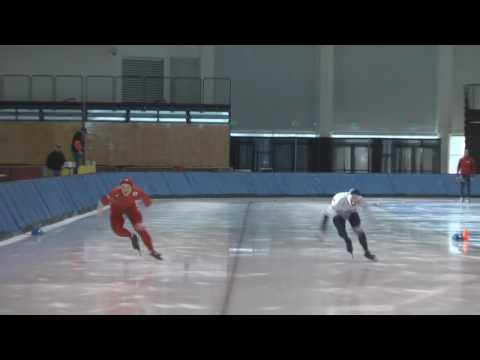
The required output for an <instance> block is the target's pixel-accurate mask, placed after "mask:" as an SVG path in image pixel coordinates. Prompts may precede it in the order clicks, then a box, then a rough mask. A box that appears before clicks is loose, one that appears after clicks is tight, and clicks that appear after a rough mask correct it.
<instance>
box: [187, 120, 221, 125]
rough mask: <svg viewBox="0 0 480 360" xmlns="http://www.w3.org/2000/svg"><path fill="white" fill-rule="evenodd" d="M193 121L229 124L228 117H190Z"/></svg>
mask: <svg viewBox="0 0 480 360" xmlns="http://www.w3.org/2000/svg"><path fill="white" fill-rule="evenodd" d="M190 121H191V122H192V123H202V122H203V123H221V124H227V123H228V119H190Z"/></svg>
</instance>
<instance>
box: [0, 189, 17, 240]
mask: <svg viewBox="0 0 480 360" xmlns="http://www.w3.org/2000/svg"><path fill="white" fill-rule="evenodd" d="M5 191H6V187H4V186H0V204H1V206H0V235H3V234H4V235H7V234H12V233H15V232H17V231H19V230H20V227H19V226H18V224H17V223H16V222H15V219H14V218H13V215H12V212H11V210H10V209H9V208H8V207H7V206H6V205H5V204H6V203H7V198H6V196H5V195H4V192H5Z"/></svg>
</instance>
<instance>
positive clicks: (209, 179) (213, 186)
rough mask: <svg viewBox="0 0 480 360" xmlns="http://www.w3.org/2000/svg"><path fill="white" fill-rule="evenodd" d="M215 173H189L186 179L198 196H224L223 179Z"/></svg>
mask: <svg viewBox="0 0 480 360" xmlns="http://www.w3.org/2000/svg"><path fill="white" fill-rule="evenodd" d="M215 175H216V174H215V173H206V172H187V173H185V178H186V180H187V182H188V184H189V185H190V191H191V192H192V193H193V194H195V195H196V196H204V195H222V193H223V192H222V189H221V178H219V177H218V176H215Z"/></svg>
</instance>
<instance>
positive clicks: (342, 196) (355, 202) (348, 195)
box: [321, 189, 377, 261]
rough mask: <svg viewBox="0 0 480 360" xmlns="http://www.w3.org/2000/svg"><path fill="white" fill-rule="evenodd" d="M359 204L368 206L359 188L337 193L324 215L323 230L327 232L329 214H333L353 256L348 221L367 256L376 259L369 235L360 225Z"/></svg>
mask: <svg viewBox="0 0 480 360" xmlns="http://www.w3.org/2000/svg"><path fill="white" fill-rule="evenodd" d="M358 206H366V202H365V200H364V199H363V197H362V195H361V194H360V192H359V191H358V190H357V189H350V190H349V191H348V192H340V193H338V194H335V195H334V196H333V198H332V202H331V204H330V207H329V209H328V212H327V213H326V214H324V215H323V221H322V226H321V231H322V232H325V231H326V229H327V223H328V219H329V215H331V216H333V224H334V225H335V227H336V228H337V232H338V235H340V237H341V238H342V239H343V240H345V243H346V245H347V251H348V252H349V253H350V254H351V255H352V257H353V245H352V240H350V238H349V237H348V234H347V230H346V226H345V225H346V221H347V220H348V222H349V223H350V225H351V226H352V229H353V231H354V232H355V234H357V236H358V241H359V242H360V245H362V248H363V250H364V252H365V257H366V258H367V259H370V260H372V261H376V259H377V258H376V256H375V255H373V254H372V253H371V252H370V251H369V250H368V243H367V236H366V235H365V232H364V231H363V229H362V227H361V226H360V216H359V215H358V212H357V207H358Z"/></svg>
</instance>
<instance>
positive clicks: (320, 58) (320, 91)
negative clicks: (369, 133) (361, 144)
mask: <svg viewBox="0 0 480 360" xmlns="http://www.w3.org/2000/svg"><path fill="white" fill-rule="evenodd" d="M315 65H316V70H317V71H316V72H315V91H314V94H315V101H314V104H315V107H314V111H313V113H314V116H315V123H316V131H317V133H318V134H319V135H320V136H321V137H329V136H330V132H331V131H332V126H333V118H334V108H333V94H334V80H335V76H334V72H335V46H334V45H317V46H316V49H315Z"/></svg>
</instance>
